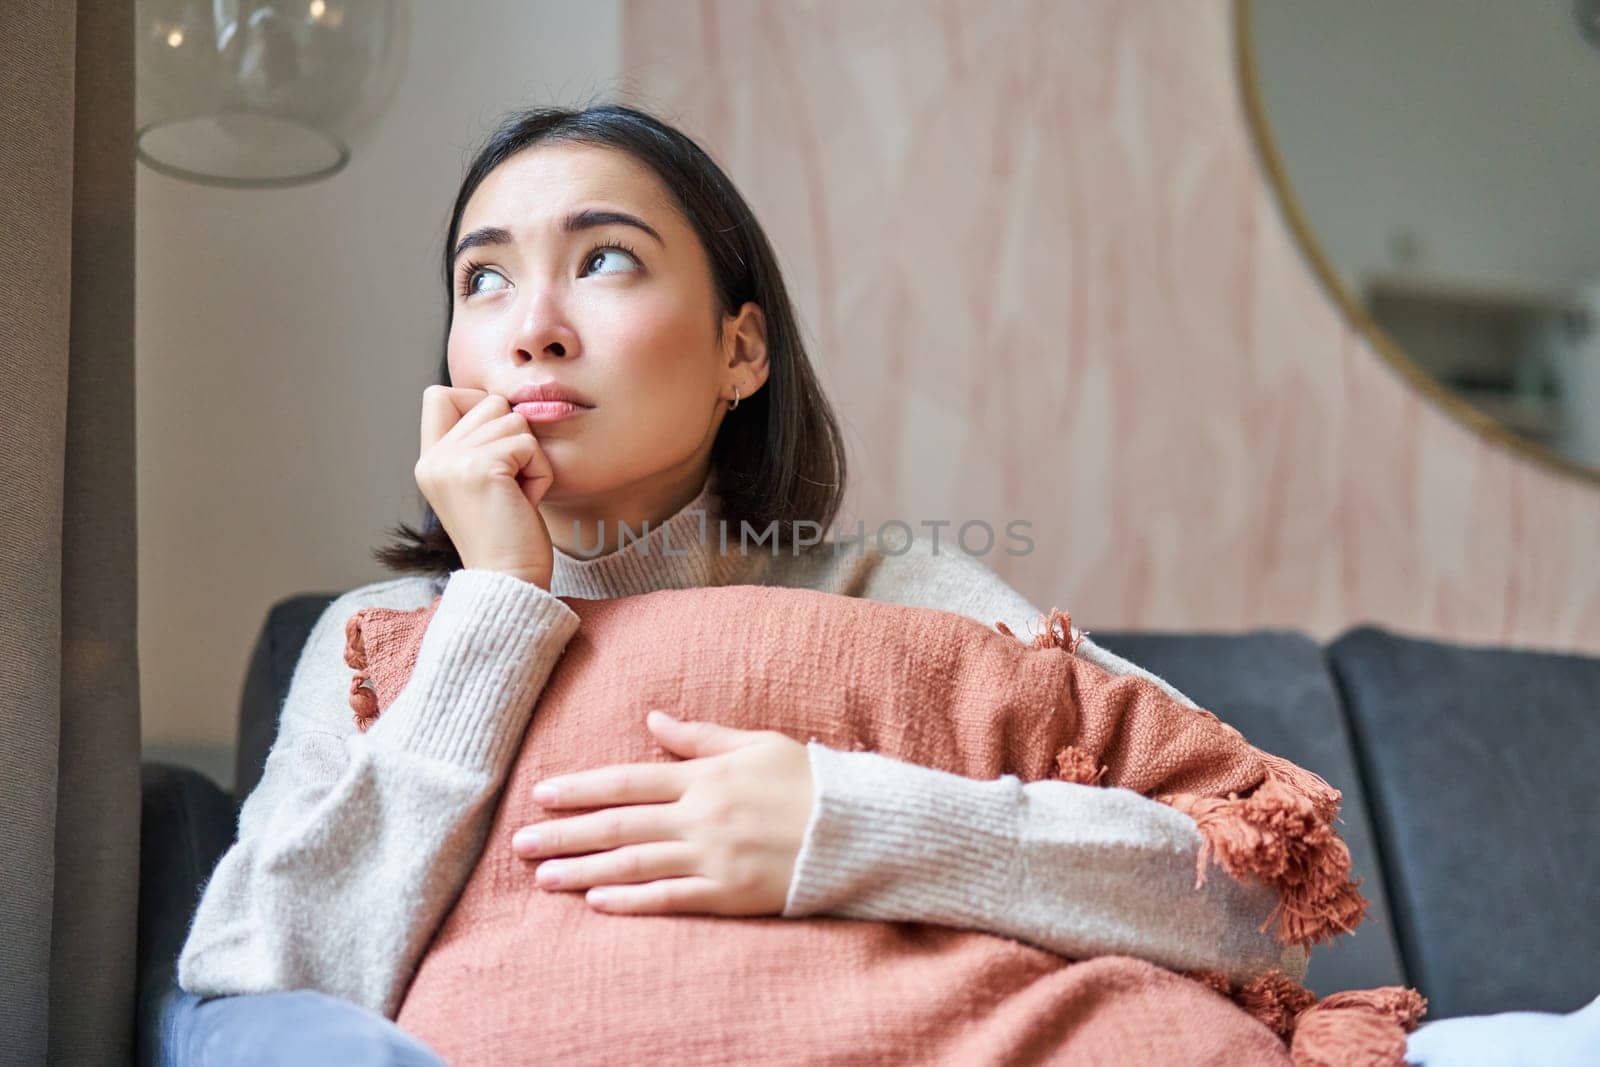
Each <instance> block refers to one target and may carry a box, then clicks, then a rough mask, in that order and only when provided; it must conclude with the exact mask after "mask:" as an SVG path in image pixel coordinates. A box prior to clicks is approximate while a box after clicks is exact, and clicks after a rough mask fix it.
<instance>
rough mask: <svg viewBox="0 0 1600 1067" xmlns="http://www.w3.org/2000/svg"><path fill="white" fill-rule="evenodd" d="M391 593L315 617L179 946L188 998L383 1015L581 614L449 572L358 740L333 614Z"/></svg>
mask: <svg viewBox="0 0 1600 1067" xmlns="http://www.w3.org/2000/svg"><path fill="white" fill-rule="evenodd" d="M385 588H392V583H385V584H384V585H380V586H369V587H366V589H364V590H356V591H354V592H352V593H347V594H345V595H344V596H342V597H340V598H339V599H337V600H335V601H334V602H333V603H332V604H331V605H329V607H328V608H327V610H326V611H324V612H323V614H322V616H321V618H319V619H318V621H317V623H316V625H315V626H314V627H313V628H312V631H311V635H310V637H309V638H308V640H307V642H306V645H305V648H304V649H303V650H302V652H301V655H300V658H299V661H298V662H297V664H296V667H295V672H294V677H293V679H292V681H291V682H290V686H289V695H288V698H287V700H286V701H285V703H284V707H283V709H282V713H281V718H280V722H279V727H278V734H277V738H276V739H275V741H274V742H273V746H272V749H271V751H270V753H269V754H268V756H267V762H266V767H265V769H264V771H263V775H262V778H261V783H260V784H259V785H258V786H257V787H256V788H255V790H254V791H253V792H251V794H250V796H249V797H248V798H247V799H246V800H245V802H244V804H243V806H242V807H241V809H240V813H239V831H238V836H237V839H236V840H235V842H234V844H233V845H232V847H230V848H229V850H228V851H227V852H226V853H225V854H224V855H223V857H222V859H221V860H220V861H218V863H217V867H216V869H215V870H214V871H213V872H212V874H211V877H210V879H209V881H208V882H207V883H206V886H205V889H204V892H203V895H202V897H201V900H200V904H199V908H198V909H197V911H196V913H195V917H194V920H193V922H192V924H191V926H190V929H189V935H188V938H187V941H186V942H185V944H184V946H183V950H182V952H181V954H180V956H179V960H178V983H179V985H180V986H181V987H182V988H183V989H185V990H187V991H189V992H191V993H195V994H198V995H200V996H202V997H212V996H224V995H230V994H238V993H260V992H269V991H278V990H291V989H316V990H320V991H322V992H325V993H329V994H332V995H334V996H338V997H342V998H345V999H347V1000H351V1001H354V1002H356V1003H358V1004H361V1005H364V1006H366V1007H369V1008H371V1009H373V1010H375V1011H378V1012H381V1013H382V1014H383V1015H385V1016H386V1017H388V1018H391V1019H392V1018H394V1017H395V1015H396V1014H397V1013H398V1012H399V1008H400V1001H401V999H402V997H403V995H404V991H405V988H406V986H407V985H408V984H409V982H410V980H411V977H412V974H413V973H414V970H415V968H416V966H417V964H418V962H419V960H420V958H421V955H422V953H423V951H424V950H425V948H426V947H427V945H428V942H429V940H430V939H431V938H432V936H433V934H434V931H435V929H436V928H437V926H438V925H439V923H440V922H442V921H443V919H444V916H445V914H446V913H447V911H448V909H449V908H450V907H451V906H452V905H453V903H454V901H455V899H456V897H457V896H458V895H459V893H460V891H461V888H462V886H463V885H464V884H465V882H466V879H467V877H468V876H469V875H470V873H471V870H472V867H473V865H474V864H475V863H476V862H477V859H478V856H479V853H480V850H481V849H482V847H483V839H484V837H485V836H486V834H487V832H488V826H489V821H490V818H491V817H492V815H493V810H494V800H495V798H496V796H497V795H498V791H499V789H500V787H501V786H502V785H503V783H504V778H505V775H506V773H507V771H508V770H509V767H510V762H511V760H512V759H513V758H514V757H515V754H516V750H517V748H518V746H519V745H520V743H521V738H522V734H523V732H524V729H525V728H526V726H527V722H528V717H529V715H530V714H531V713H532V710H533V705H534V703H535V702H536V700H537V698H538V696H539V694H540V693H541V692H542V691H543V688H544V684H545V681H546V679H547V678H548V677H549V675H550V671H551V670H552V668H553V667H554V666H555V663H556V661H557V660H558V659H559V658H560V656H561V653H562V652H563V651H564V650H565V648H566V644H567V641H568V640H569V639H570V638H571V637H572V635H573V633H574V632H576V630H577V627H578V617H577V615H576V613H574V612H573V611H572V609H571V608H570V607H568V606H567V605H566V604H565V603H563V602H562V601H561V600H560V599H559V598H557V597H555V596H553V595H551V594H550V593H549V592H547V591H546V590H544V589H542V588H540V587H539V586H537V585H534V584H533V583H531V582H525V581H522V580H521V579H518V578H514V577H512V576H510V575H506V574H501V573H498V572H494V571H485V570H471V569H465V570H458V571H455V572H453V573H452V574H451V576H450V578H449V581H448V583H447V584H446V586H445V588H444V593H443V597H442V599H441V600H440V603H439V608H438V611H437V612H436V613H435V614H434V616H433V618H432V620H431V621H430V622H429V625H428V629H427V631H426V632H425V634H424V636H423V640H422V643H421V646H420V648H419V650H418V654H417V662H416V666H415V668H414V669H413V671H412V674H411V677H410V679H409V680H408V681H407V683H406V686H405V688H404V689H403V690H402V691H401V693H400V695H399V696H398V697H396V699H395V701H394V703H393V704H392V705H391V706H390V707H388V708H387V709H385V711H384V712H383V714H382V715H381V716H380V717H379V719H378V721H377V722H375V723H373V724H372V726H371V727H370V728H369V729H368V730H367V731H366V732H365V733H362V732H360V731H358V730H357V729H356V726H355V723H354V719H353V716H352V713H351V710H350V705H349V682H350V670H349V668H348V667H347V666H346V664H345V662H344V624H345V621H346V620H347V619H348V618H349V617H350V615H351V614H353V613H354V612H355V611H356V610H357V609H359V608H361V607H368V606H393V607H400V606H402V605H400V604H390V603H384V602H383V599H384V598H383V597H381V596H374V595H373V593H372V591H373V590H383V589H385ZM403 606H404V607H415V606H421V605H413V604H406V605H403Z"/></svg>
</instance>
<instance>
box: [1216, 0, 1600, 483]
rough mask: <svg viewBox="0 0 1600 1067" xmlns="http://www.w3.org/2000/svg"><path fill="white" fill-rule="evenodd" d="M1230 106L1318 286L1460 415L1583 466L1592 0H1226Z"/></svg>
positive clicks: (1592, 458)
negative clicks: (1245, 118) (1247, 123)
mask: <svg viewBox="0 0 1600 1067" xmlns="http://www.w3.org/2000/svg"><path fill="white" fill-rule="evenodd" d="M1235 15H1236V32H1237V42H1238V44H1237V47H1238V50H1239V62H1240V75H1241V82H1242V86H1243V91H1244V93H1245V103H1246V108H1247V110H1248V111H1249V113H1250V120H1251V123H1252V125H1253V127H1254V130H1255V134H1256V137H1257V140H1258V144H1259V149H1260V153H1261V157H1262V160H1263V163H1264V166H1265V169H1266V171H1267V172H1268V174H1269V176H1270V178H1271V180H1272V181H1273V183H1274V184H1275V185H1276V186H1277V193H1278V196H1279V198H1280V201H1281V203H1282V206H1283V209H1284V214H1285V216H1286V218H1287V220H1288V223H1289V226H1290V228H1291V229H1293V230H1294V231H1295V234H1296V236H1297V237H1298V238H1299V240H1300V241H1301V243H1302V246H1303V249H1304V251H1305V254H1306V257H1307V259H1308V260H1309V261H1310V263H1311V266H1312V267H1313V269H1314V270H1315V271H1316V272H1317V273H1318V274H1319V275H1320V276H1321V278H1322V281H1323V283H1324V284H1325V285H1326V286H1327V288H1328V290H1329V292H1330V294H1331V295H1332V296H1333V298H1334V299H1335V300H1336V301H1337V302H1338V303H1340V304H1341V305H1342V306H1343V307H1344V310H1345V312H1346V313H1347V315H1348V316H1349V317H1350V319H1351V320H1352V321H1353V322H1354V324H1355V325H1356V326H1357V327H1358V328H1359V329H1361V330H1362V331H1363V332H1364V333H1366V334H1367V336H1368V338H1369V340H1370V341H1371V342H1372V344H1373V346H1374V347H1375V348H1376V349H1377V350H1378V351H1379V352H1380V353H1382V354H1383V355H1384V356H1385V357H1387V358H1388V359H1390V360H1391V361H1392V362H1393V363H1394V364H1395V365H1396V366H1397V367H1398V368H1399V369H1400V370H1401V371H1402V373H1404V374H1405V375H1406V377H1408V378H1409V379H1410V380H1411V381H1412V382H1413V383H1414V384H1415V385H1416V386H1417V387H1418V388H1420V389H1421V390H1423V391H1424V392H1425V393H1427V394H1428V395H1430V396H1432V397H1434V398H1435V399H1436V400H1438V401H1439V402H1440V403H1441V404H1442V405H1443V406H1444V407H1445V408H1446V409H1447V410H1449V411H1450V412H1451V413H1452V414H1454V415H1455V416H1456V417H1458V418H1460V419H1461V420H1463V421H1464V422H1466V423H1467V424H1468V425H1470V426H1471V427H1473V428H1474V429H1476V430H1478V431H1479V432H1482V433H1485V434H1487V435H1490V436H1493V437H1496V438H1499V439H1501V440H1503V441H1505V442H1507V443H1508V444H1510V445H1512V446H1513V447H1515V448H1517V449H1518V450H1520V451H1523V452H1524V453H1526V454H1528V455H1531V456H1534V457H1537V458H1538V459H1540V460H1541V461H1543V462H1546V463H1548V464H1550V465H1552V466H1555V467H1558V468H1560V469H1562V470H1565V471H1568V472H1571V473H1575V474H1578V475H1581V476H1583V477H1586V478H1590V479H1593V480H1595V481H1596V482H1600V210H1597V208H1600V0H1538V2H1536V3H1518V4H1509V3H1503V4H1463V3H1460V2H1459V0H1408V2H1407V3H1405V4H1395V3H1392V2H1389V0H1341V2H1339V3H1331V4H1330V3H1328V2H1327V0H1255V2H1252V0H1236V9H1235Z"/></svg>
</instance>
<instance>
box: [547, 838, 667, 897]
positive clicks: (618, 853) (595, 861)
mask: <svg viewBox="0 0 1600 1067" xmlns="http://www.w3.org/2000/svg"><path fill="white" fill-rule="evenodd" d="M694 869H695V868H694V849H693V848H692V847H691V846H690V845H688V844H686V843H685V842H682V841H655V842H651V843H649V844H643V845H628V846H627V847H626V848H618V849H613V850H611V851H610V852H602V853H600V854H599V855H595V856H582V857H579V858H578V859H570V860H545V861H544V862H543V863H541V864H539V867H538V869H537V870H536V871H535V872H534V878H535V880H536V881H537V882H538V883H539V886H540V888H542V889H589V888H591V887H593V886H597V885H617V884H624V883H628V882H650V881H654V880H655V879H657V878H675V877H678V876H681V875H687V874H693V873H694Z"/></svg>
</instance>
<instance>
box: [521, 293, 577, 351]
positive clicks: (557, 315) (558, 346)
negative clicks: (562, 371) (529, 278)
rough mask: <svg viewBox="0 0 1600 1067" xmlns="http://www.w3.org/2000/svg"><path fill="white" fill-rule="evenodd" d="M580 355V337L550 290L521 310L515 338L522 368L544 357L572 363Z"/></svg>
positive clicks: (530, 301) (537, 296) (538, 295)
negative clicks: (566, 360) (571, 360)
mask: <svg viewBox="0 0 1600 1067" xmlns="http://www.w3.org/2000/svg"><path fill="white" fill-rule="evenodd" d="M577 354H578V335H577V332H576V331H574V330H573V328H572V325H571V323H570V322H568V320H567V317H566V314H565V312H564V311H563V310H562V308H561V305H560V303H559V301H557V300H556V299H555V294H554V293H552V292H550V290H548V289H546V290H544V291H543V292H542V293H541V294H536V295H534V296H533V297H532V298H531V299H530V300H529V301H528V303H527V305H526V306H525V307H524V308H522V309H521V315H520V318H519V319H518V320H517V327H516V330H515V331H514V333H513V335H512V338H511V356H512V360H513V361H514V362H515V363H516V364H517V365H518V366H521V365H523V364H525V363H530V362H532V361H533V360H535V359H538V358H540V357H554V358H556V359H570V358H571V357H573V356H576V355H577Z"/></svg>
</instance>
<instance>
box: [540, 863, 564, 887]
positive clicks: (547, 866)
mask: <svg viewBox="0 0 1600 1067" xmlns="http://www.w3.org/2000/svg"><path fill="white" fill-rule="evenodd" d="M561 871H562V867H561V864H559V863H541V864H539V869H538V870H537V871H535V872H533V873H534V877H535V878H537V879H538V881H539V884H540V885H560V884H561Z"/></svg>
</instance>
